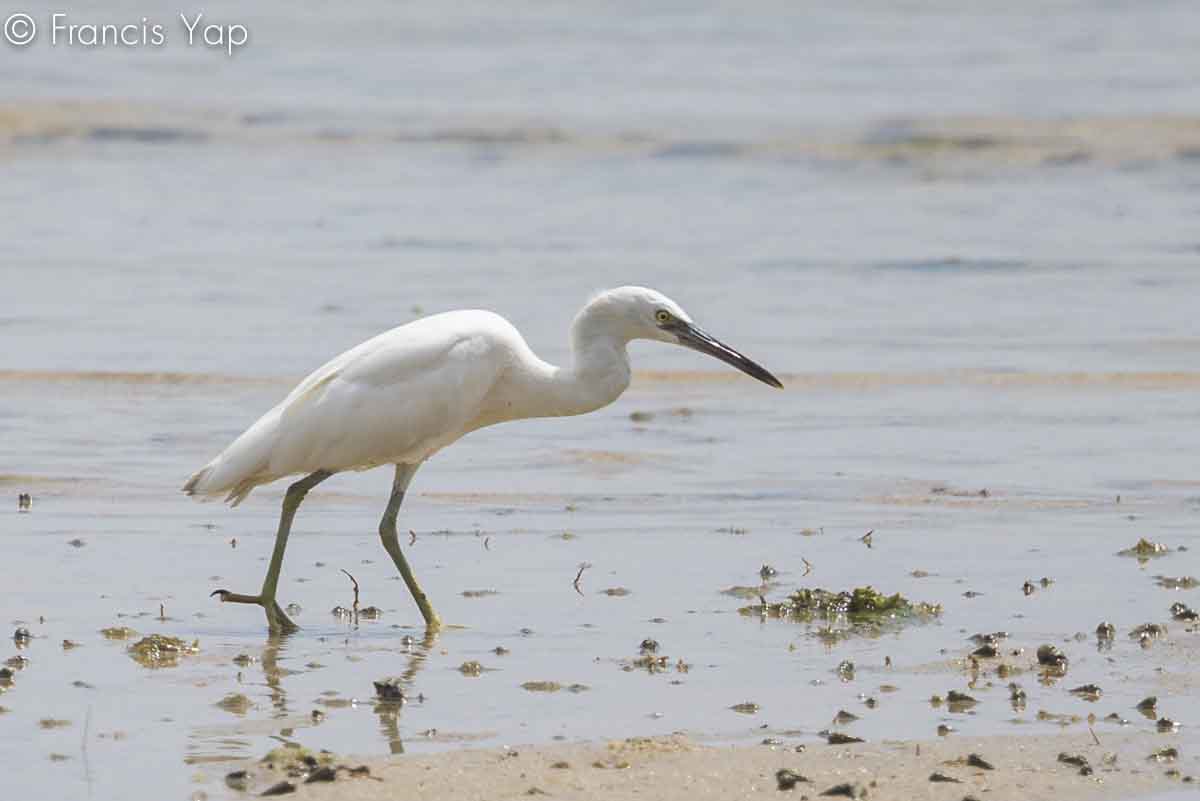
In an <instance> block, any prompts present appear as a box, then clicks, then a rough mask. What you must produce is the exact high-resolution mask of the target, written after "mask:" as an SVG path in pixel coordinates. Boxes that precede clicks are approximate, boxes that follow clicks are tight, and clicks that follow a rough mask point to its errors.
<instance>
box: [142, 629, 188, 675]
mask: <svg viewBox="0 0 1200 801" xmlns="http://www.w3.org/2000/svg"><path fill="white" fill-rule="evenodd" d="M199 650H200V641H199V640H196V641H194V642H192V643H191V644H188V643H187V642H185V641H184V640H181V639H180V638H179V637H169V636H167V635H165V634H151V635H150V636H149V637H143V638H142V639H140V640H138V641H137V642H135V643H134V644H133V645H131V646H129V656H130V657H132V658H133V661H135V662H137V663H138V664H139V665H141V666H142V667H148V668H161V667H175V666H176V665H178V664H179V657H180V656H185V655H190V654H194V653H197V652H198V651H199Z"/></svg>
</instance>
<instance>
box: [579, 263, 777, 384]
mask: <svg viewBox="0 0 1200 801" xmlns="http://www.w3.org/2000/svg"><path fill="white" fill-rule="evenodd" d="M584 312H585V313H587V314H589V315H595V316H596V317H598V318H601V319H604V320H605V321H606V322H607V323H608V325H609V326H611V327H613V328H615V329H617V331H619V333H620V334H621V335H622V336H624V337H625V338H626V339H653V340H657V341H659V342H668V343H670V344H672V345H683V346H684V347H686V348H691V349H692V350H697V351H700V352H701V353H707V354H708V355H709V356H715V357H716V358H718V359H720V360H721V361H723V362H725V363H726V364H731V365H733V366H734V367H736V368H738V369H739V370H741V371H742V372H744V373H746V374H747V375H750V376H753V377H754V378H757V379H758V380H759V381H762V382H763V383H764V384H770V385H771V386H773V387H777V388H779V389H783V384H781V383H779V379H778V378H776V377H775V376H773V375H771V374H770V373H769V372H768V371H767V370H766V369H765V368H763V367H762V366H761V365H759V364H758V363H757V362H754V361H752V360H750V359H748V358H746V357H745V356H743V355H742V354H740V353H738V352H737V351H736V350H734V349H733V348H731V347H729V346H728V345H726V344H725V343H723V342H721V341H720V340H718V339H716V338H715V337H713V336H712V335H710V334H708V333H707V332H705V331H704V330H703V329H701V328H700V327H699V326H697V325H696V324H695V323H694V322H692V318H691V315H689V314H688V313H687V312H685V311H684V310H683V307H682V306H680V305H679V304H678V303H676V302H675V301H673V300H671V299H670V298H668V297H667V296H666V295H664V294H663V293H661V292H657V291H655V290H653V289H647V288H646V287H641V286H623V287H618V288H617V289H610V290H608V291H607V292H602V293H601V294H600V295H598V296H596V297H595V298H593V299H592V301H591V302H590V303H589V304H588V305H587V307H586V308H585V310H584Z"/></svg>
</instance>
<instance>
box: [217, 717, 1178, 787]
mask: <svg viewBox="0 0 1200 801" xmlns="http://www.w3.org/2000/svg"><path fill="white" fill-rule="evenodd" d="M1178 741H1179V738H1178V736H1177V735H1163V734H1154V733H1150V732H1136V733H1128V734H1123V733H1117V734H1113V733H1107V734H1105V736H1104V737H1103V738H1102V739H1101V740H1100V743H1101V744H1100V745H1097V744H1096V741H1095V740H1094V739H1093V737H1092V735H1091V734H1090V733H1089V732H1086V731H1085V732H1075V731H1072V732H1064V733H1061V734H1054V735H1028V736H1022V735H1000V736H991V737H956V736H950V737H946V738H941V739H938V740H933V741H915V740H908V741H882V742H877V743H872V742H866V743H860V744H854V745H839V746H833V745H824V744H808V745H807V746H805V747H804V750H803V751H802V752H799V753H798V752H796V750H795V746H794V745H790V744H784V745H774V746H768V745H744V744H738V745H720V746H715V745H706V744H704V743H703V742H702V741H701V739H699V738H695V737H692V736H689V735H685V734H676V735H669V736H666V737H631V738H628V739H624V740H613V741H609V742H607V743H584V744H553V745H543V746H516V747H511V748H491V749H465V750H460V751H453V752H443V753H439V754H431V755H420V756H416V755H399V756H394V757H391V758H372V759H367V760H354V759H341V758H337V757H334V758H333V764H334V765H335V766H340V765H345V766H346V767H348V768H349V767H356V768H357V767H360V766H362V765H365V766H366V767H367V768H368V769H369V771H370V775H369V776H362V775H359V776H354V775H351V773H350V772H349V771H348V770H341V769H337V770H336V779H334V780H332V781H326V782H312V783H307V784H306V783H304V779H305V776H304V775H297V776H292V777H288V776H287V773H286V770H285V769H283V768H282V767H279V766H277V767H276V768H274V769H271V768H268V767H267V766H266V765H264V764H263V763H262V762H261V761H256V762H246V763H242V764H241V765H238V766H237V769H240V770H244V771H246V772H247V775H246V780H245V785H244V790H243V791H242V792H236V793H235V794H234V797H241V796H245V795H246V794H248V793H252V794H254V795H260V794H262V793H263V791H264V790H267V789H268V788H270V787H272V786H274V785H277V784H278V783H279V782H281V781H288V782H289V783H291V784H292V785H293V786H294V787H295V790H294V791H292V792H286V793H284V794H286V795H288V796H290V797H293V798H320V799H331V800H332V801H341V799H391V798H398V797H404V798H409V799H428V800H430V801H432V800H433V799H485V798H486V799H497V798H532V797H539V796H545V797H549V798H560V799H589V798H604V799H608V800H610V801H620V800H621V799H631V800H632V799H644V798H654V799H663V800H664V801H677V800H678V801H683V800H684V799H708V798H712V799H729V798H751V797H761V796H763V795H766V796H768V797H775V796H778V797H779V798H781V799H788V798H795V799H801V798H817V797H822V796H823V795H826V794H827V793H828V791H829V790H831V789H833V788H835V787H837V786H838V785H850V787H852V788H854V789H853V790H852V791H850V792H854V793H857V795H846V794H845V793H841V794H840V797H858V798H895V799H917V798H926V799H936V800H939V801H940V800H941V799H946V800H947V801H951V800H953V801H959V799H965V798H969V797H975V798H979V799H982V798H987V797H991V798H1027V799H1032V798H1043V799H1045V798H1053V799H1055V801H1075V800H1078V801H1082V800H1083V799H1115V798H1137V797H1141V796H1144V795H1149V794H1153V793H1164V792H1170V791H1172V790H1176V791H1179V792H1180V793H1182V792H1184V791H1187V790H1188V789H1189V788H1192V789H1194V788H1195V787H1196V784H1195V779H1193V780H1191V781H1189V779H1188V777H1192V776H1195V774H1196V773H1197V772H1198V771H1197V761H1196V759H1195V757H1189V756H1188V755H1187V754H1186V753H1183V754H1182V755H1181V757H1180V758H1179V759H1178V760H1176V761H1174V762H1159V761H1155V760H1153V759H1150V758H1149V755H1150V754H1151V753H1152V752H1154V751H1157V750H1159V749H1162V748H1166V747H1178ZM1061 753H1066V754H1070V755H1079V756H1082V757H1084V758H1085V759H1086V760H1087V761H1088V763H1089V765H1090V766H1091V768H1092V770H1093V773H1091V775H1081V772H1080V768H1079V766H1078V765H1074V764H1068V763H1064V762H1061V761H1059V755H1060V754H1061ZM971 754H977V755H978V756H980V757H981V758H982V759H983V760H985V761H986V762H987V763H990V764H991V765H992V766H994V769H991V770H987V769H983V768H979V767H971V766H968V765H967V763H966V759H967V757H968V755H971ZM783 769H788V770H791V771H794V772H795V773H798V774H800V775H801V776H802V777H804V779H805V780H802V781H798V782H797V783H796V784H795V786H794V787H793V788H791V789H790V790H785V789H782V788H780V787H779V782H778V780H777V777H776V774H777V772H778V771H780V770H783ZM1170 771H1178V775H1176V776H1174V777H1172V776H1170V775H1168V774H1169V772H1170ZM934 774H940V775H942V776H944V777H948V779H949V780H931V776H933V775H934ZM210 779H211V780H212V782H213V783H217V782H222V779H221V778H220V777H218V776H212V777H210ZM954 780H956V781H954ZM222 789H227V788H222ZM832 797H838V796H836V795H835V796H832Z"/></svg>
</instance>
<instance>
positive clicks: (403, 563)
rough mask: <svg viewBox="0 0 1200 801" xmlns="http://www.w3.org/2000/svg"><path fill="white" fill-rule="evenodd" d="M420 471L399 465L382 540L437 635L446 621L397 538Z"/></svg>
mask: <svg viewBox="0 0 1200 801" xmlns="http://www.w3.org/2000/svg"><path fill="white" fill-rule="evenodd" d="M417 467H418V465H415V464H398V465H396V478H395V479H394V480H393V481H392V497H390V498H388V505H387V509H385V510H384V512H383V519H382V520H380V521H379V538H380V539H381V540H383V548H384V550H386V551H387V552H388V556H390V557H392V561H393V562H395V563H396V569H397V570H399V571H400V576H401V577H402V578H403V579H404V583H405V584H407V585H408V591H409V592H411V593H412V597H413V600H414V601H416V602H417V607H418V608H419V609H420V610H421V617H423V618H425V627H426V628H427V629H429V630H431V631H437V630H438V629H440V628H441V627H442V619H441V618H440V617H438V615H437V612H435V611H433V605H432V604H430V603H429V598H428V597H426V595H425V591H424V590H422V589H421V585H420V584H418V583H417V577H416V576H414V575H413V572H412V568H411V567H409V566H408V560H407V559H405V558H404V552H403V551H401V550H400V538H399V537H398V536H397V534H396V515H397V514H398V513H399V512H400V504H401V503H402V502H403V501H404V491H405V490H407V489H408V483H409V482H410V481H412V477H413V474H414V473H416V472H417Z"/></svg>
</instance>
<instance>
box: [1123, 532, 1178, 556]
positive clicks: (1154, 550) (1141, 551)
mask: <svg viewBox="0 0 1200 801" xmlns="http://www.w3.org/2000/svg"><path fill="white" fill-rule="evenodd" d="M1170 552H1171V549H1170V548H1168V547H1167V546H1166V545H1164V544H1163V543H1161V542H1151V541H1150V540H1148V539H1146V538H1145V537H1142V538H1141V539H1140V540H1138V541H1137V542H1136V543H1135V544H1134V545H1133V547H1131V548H1126V549H1124V550H1122V551H1117V556H1132V557H1134V558H1135V559H1137V560H1138V561H1139V562H1145V561H1146V560H1147V559H1151V558H1153V557H1156V556H1166V555H1167V554H1169V553H1170Z"/></svg>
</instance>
